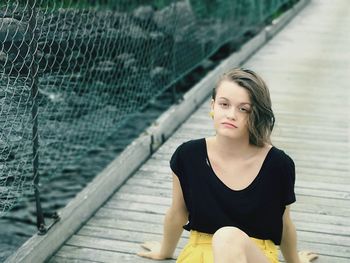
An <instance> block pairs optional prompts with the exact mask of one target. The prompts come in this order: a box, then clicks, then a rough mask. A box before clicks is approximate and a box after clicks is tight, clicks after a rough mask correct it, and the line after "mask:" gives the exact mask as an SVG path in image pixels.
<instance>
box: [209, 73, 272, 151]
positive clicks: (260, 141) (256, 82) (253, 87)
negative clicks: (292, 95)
mask: <svg viewBox="0 0 350 263" xmlns="http://www.w3.org/2000/svg"><path fill="white" fill-rule="evenodd" d="M222 81H233V82H235V83H236V84H237V85H239V86H240V87H242V88H244V89H246V90H247V91H248V94H249V97H250V101H251V103H252V109H251V112H250V114H249V117H248V130H249V143H250V144H253V145H256V146H259V147H262V146H264V144H265V143H271V139H270V137H271V132H272V130H273V127H274V124H275V116H274V114H273V111H272V107H271V106H272V105H271V98H270V92H269V89H268V87H267V85H266V84H265V82H264V80H263V79H262V78H261V77H260V76H259V75H258V74H256V73H255V72H253V71H252V70H249V69H243V68H234V69H232V70H230V71H228V72H226V73H224V74H223V75H222V76H221V78H220V79H219V81H218V83H217V85H216V87H215V88H214V89H213V93H212V98H213V100H215V98H216V93H217V89H218V88H219V86H220V84H221V82H222Z"/></svg>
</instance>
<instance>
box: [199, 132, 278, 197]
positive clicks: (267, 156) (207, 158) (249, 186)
mask: <svg viewBox="0 0 350 263" xmlns="http://www.w3.org/2000/svg"><path fill="white" fill-rule="evenodd" d="M202 141H203V146H204V152H205V162H206V164H207V165H208V166H209V169H210V172H211V174H212V175H213V176H212V177H213V178H215V180H216V181H218V182H219V184H221V185H222V186H224V188H226V189H228V190H229V191H231V192H244V191H248V190H249V189H250V188H252V187H253V186H254V185H255V184H256V182H257V181H258V180H259V178H260V177H261V175H262V171H263V169H264V167H265V166H266V163H267V162H268V160H269V159H270V156H271V153H272V149H274V148H275V147H274V146H272V147H271V148H270V149H269V151H268V152H267V154H266V156H265V158H264V161H263V163H262V165H261V167H260V169H259V171H258V173H257V175H256V176H255V178H254V179H253V181H252V182H251V183H250V184H249V185H247V186H246V187H245V188H243V189H233V188H231V187H229V186H228V185H226V184H225V183H224V182H223V181H222V180H221V179H220V178H219V177H218V176H217V175H216V173H215V171H214V170H213V168H212V166H211V163H210V160H209V156H208V148H207V141H206V138H203V139H202Z"/></svg>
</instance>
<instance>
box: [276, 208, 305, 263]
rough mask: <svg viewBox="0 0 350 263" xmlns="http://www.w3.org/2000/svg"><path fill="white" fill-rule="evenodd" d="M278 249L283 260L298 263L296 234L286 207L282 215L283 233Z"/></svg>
mask: <svg viewBox="0 0 350 263" xmlns="http://www.w3.org/2000/svg"><path fill="white" fill-rule="evenodd" d="M280 248H281V251H282V254H283V257H284V259H285V260H286V261H287V262H288V263H300V259H299V255H298V250H297V232H296V230H295V226H294V224H293V221H292V219H291V218H290V208H289V206H286V209H285V211H284V214H283V232H282V240H281V245H280Z"/></svg>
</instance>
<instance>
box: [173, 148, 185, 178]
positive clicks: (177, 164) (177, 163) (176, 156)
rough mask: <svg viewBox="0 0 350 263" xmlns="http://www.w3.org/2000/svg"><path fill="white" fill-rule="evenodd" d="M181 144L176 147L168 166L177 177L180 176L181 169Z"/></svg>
mask: <svg viewBox="0 0 350 263" xmlns="http://www.w3.org/2000/svg"><path fill="white" fill-rule="evenodd" d="M182 146H183V144H181V145H180V146H179V147H177V149H176V150H175V152H174V153H173V155H172V156H171V159H170V168H171V170H172V171H173V172H174V173H175V174H176V175H177V176H178V177H179V178H180V177H181V174H182V171H183V169H182V161H181V152H182Z"/></svg>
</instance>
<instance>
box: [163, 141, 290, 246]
mask: <svg viewBox="0 0 350 263" xmlns="http://www.w3.org/2000/svg"><path fill="white" fill-rule="evenodd" d="M170 167H171V169H172V170H173V172H174V173H175V174H176V175H177V176H178V178H179V180H180V184H181V188H182V192H183V196H184V200H185V203H186V207H187V209H188V212H189V219H188V220H189V221H188V223H187V225H186V226H184V228H185V229H186V230H191V229H192V230H196V231H200V232H204V233H210V234H213V233H215V231H216V230H218V229H219V228H221V227H224V226H235V227H238V228H240V229H241V230H243V231H244V232H245V233H247V234H248V235H249V236H250V237H254V238H258V239H269V240H272V241H273V242H274V243H275V244H276V245H279V244H280V243H281V237H282V228H283V226H282V216H283V213H284V210H285V206H286V205H289V204H291V203H293V202H295V194H294V182H295V167H294V162H293V160H292V159H291V158H290V157H289V156H288V155H287V154H286V153H285V152H283V151H282V150H279V149H277V148H276V147H272V148H271V149H270V150H269V152H268V154H267V156H266V158H265V160H264V162H263V164H262V167H261V169H260V171H259V173H258V175H257V176H256V178H255V179H254V180H253V182H252V183H251V184H250V185H249V186H248V187H246V188H245V189H242V190H232V189H231V188H229V187H228V186H226V185H225V184H224V183H223V182H222V181H221V180H220V179H219V178H218V177H217V176H216V175H215V173H214V171H213V170H212V168H211V166H210V163H209V159H208V155H207V146H206V141H205V138H202V139H198V140H191V141H188V142H186V143H183V144H182V145H180V146H179V147H178V148H177V149H176V151H175V152H174V154H173V156H172V157H171V160H170Z"/></svg>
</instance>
